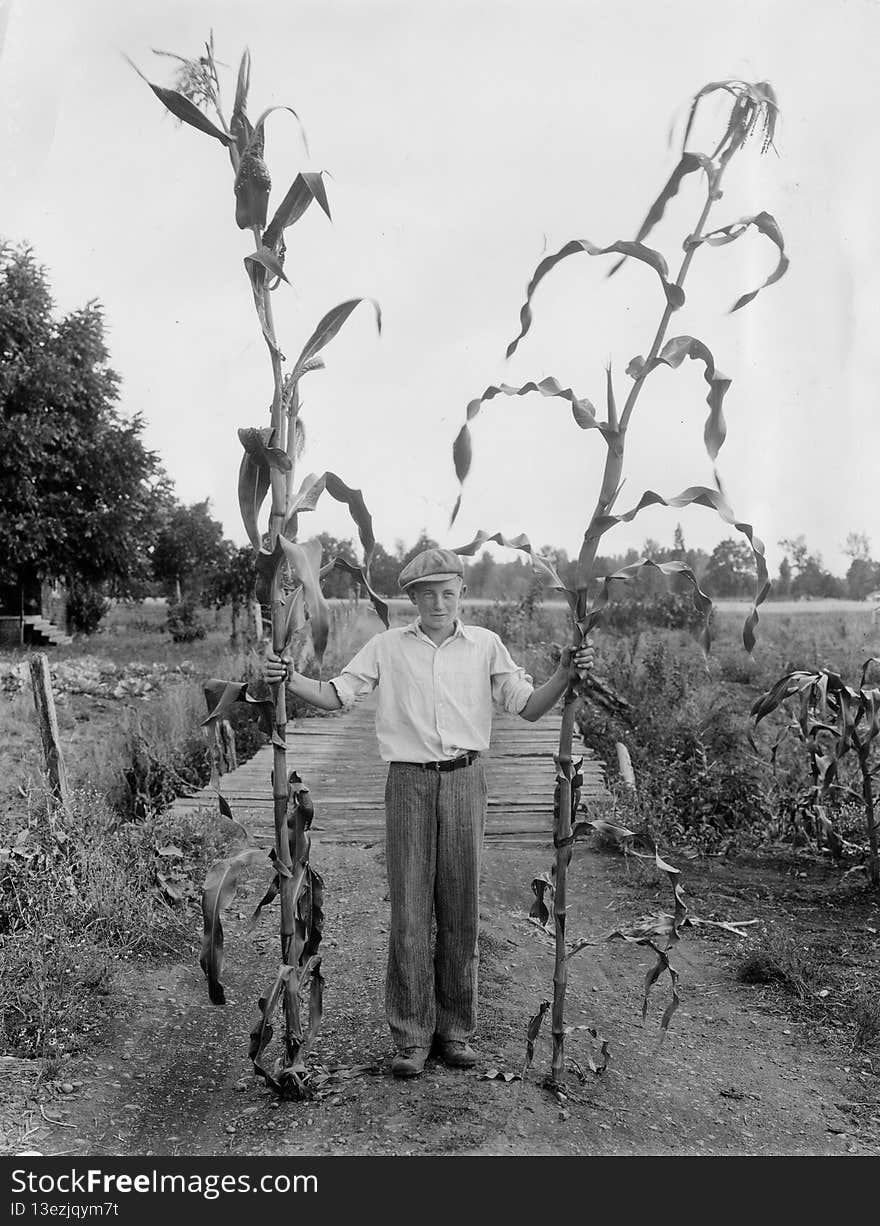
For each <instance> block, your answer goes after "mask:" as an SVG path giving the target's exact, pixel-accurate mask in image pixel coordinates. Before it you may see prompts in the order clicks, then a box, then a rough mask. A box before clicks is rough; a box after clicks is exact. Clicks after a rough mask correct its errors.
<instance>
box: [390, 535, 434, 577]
mask: <svg viewBox="0 0 880 1226" xmlns="http://www.w3.org/2000/svg"><path fill="white" fill-rule="evenodd" d="M395 544H396V546H397V550H398V557H399V558H400V569H401V570H403V568H404V566H406V564H407V562H411V561H412V559H413V558H414V557H415V556H416V554H419V553H422V552H424V550H426V549H436V548H437V542H436V541H435V540H434V538H433V537H432V536H428V533H427V531H426V530H425V529H424V528H422V529H421V531H420V532H419V539H418V540H417V541H416V543H415V544H414V545H412V546H411V547H410V548H409V549H405V550H404V549H403V541H396V542H395ZM398 573H399V572H398Z"/></svg>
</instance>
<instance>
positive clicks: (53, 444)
mask: <svg viewBox="0 0 880 1226" xmlns="http://www.w3.org/2000/svg"><path fill="white" fill-rule="evenodd" d="M107 361H108V351H107V347H106V345H105V342H104V317H103V312H102V308H101V306H100V304H99V303H98V302H96V301H91V302H88V303H87V304H86V305H85V306H84V307H82V308H81V309H79V310H76V311H72V312H71V313H70V314H68V315H66V316H64V317H63V318H60V319H59V318H56V316H55V313H54V303H53V301H52V296H51V293H50V290H49V283H48V278H47V274H46V271H45V269H44V268H42V267H41V266H40V265H39V264H38V263H37V262H36V260H35V258H34V255H33V252H32V251H31V250H30V248H28V247H26V246H23V247H14V246H12V245H10V244H9V243H6V242H3V241H0V488H2V491H3V515H2V516H0V573H2V574H3V576H4V578H5V579H6V581H7V582H11V583H22V582H33V581H34V580H35V579H37V578H40V577H44V576H51V577H53V578H60V579H65V580H66V581H67V582H68V584H69V585H71V586H78V588H79V590H83V589H88V588H97V589H106V590H107V591H108V592H109V593H110V594H113V595H135V596H136V595H140V594H142V593H143V590H144V585H145V583H146V581H147V578H148V575H149V570H150V549H151V546H152V545H153V542H154V541H155V538H156V535H157V533H158V530H159V527H160V514H161V508H162V502H163V497H165V496H166V495H167V488H168V483H167V478H166V477H165V475H164V473H163V471H162V468H161V465H160V463H159V459H158V457H157V455H156V454H155V453H154V452H152V451H149V450H148V449H147V448H146V447H145V446H144V443H143V440H142V437H141V434H142V430H143V421H142V419H141V417H140V416H139V415H135V416H133V417H130V418H127V417H124V416H122V414H121V413H120V411H119V409H118V407H117V404H118V401H119V384H120V380H119V376H118V375H117V374H116V372H115V371H113V370H112V369H111V368H110V367H109V366H108V364H107Z"/></svg>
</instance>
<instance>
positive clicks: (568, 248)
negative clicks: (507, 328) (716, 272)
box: [507, 238, 684, 357]
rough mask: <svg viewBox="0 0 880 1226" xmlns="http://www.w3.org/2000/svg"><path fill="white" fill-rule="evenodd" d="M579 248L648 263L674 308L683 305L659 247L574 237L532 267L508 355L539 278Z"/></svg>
mask: <svg viewBox="0 0 880 1226" xmlns="http://www.w3.org/2000/svg"><path fill="white" fill-rule="evenodd" d="M581 251H585V252H586V253H587V255H611V254H614V253H615V252H616V253H617V254H618V255H625V256H632V258H633V259H636V260H641V262H642V263H643V264H647V265H649V267H651V268H653V269H654V271H655V272H656V273H657V276H658V277H659V278H660V283H661V285H662V286H663V292H664V294H665V295H666V301H667V302H668V304H669V305H670V306H671V307H672V308H673V310H678V309H679V307H681V306H683V305H684V290H683V289H682V288H681V286H679V285H674V284H672V282H670V280H669V269H668V267H667V264H666V261H665V260H664V258H663V256H662V255H661V254H660V252H659V251H655V250H654V249H653V248H652V247H646V246H644V244H643V243H633V242H629V241H627V240H624V239H621V240H619V241H617V242H614V243H611V244H610V246H608V247H597V246H596V245H595V243H591V242H590V241H589V239H586V238H575V239H572V240H571V241H570V242H568V243H566V244H565V246H564V247H561V248H560V249H559V251H557V252H556V253H555V254H554V255H548V256H547V257H546V258H545V259H543V260H542V261H541V263H540V264H539V265H538V267H537V268H536V269H535V271H534V273H533V275H532V279H531V281H530V282H529V284H528V288H527V289H526V300H525V303H524V304H523V306H522V308H521V310H520V313H519V321H520V331H519V335H518V336H516V337H514V339H513V340H512V341H511V342H510V344H509V345H508V346H507V356H508V357H512V356H513V354H514V353H515V352H516V348H517V346H518V345H519V343H520V341H521V340H522V339H523V337H524V336H525V335H526V333H527V332H528V330H529V328H530V327H531V326H532V297H533V295H534V293H535V290H536V289H537V288H538V286H539V285H540V283H541V281H542V280H543V279H544V277H545V276H546V275H547V273H548V272H550V270H551V269H553V268H555V267H556V265H557V264H558V263H559V262H560V261H561V260H564V259H566V258H567V257H568V256H570V255H576V254H577V253H578V252H581Z"/></svg>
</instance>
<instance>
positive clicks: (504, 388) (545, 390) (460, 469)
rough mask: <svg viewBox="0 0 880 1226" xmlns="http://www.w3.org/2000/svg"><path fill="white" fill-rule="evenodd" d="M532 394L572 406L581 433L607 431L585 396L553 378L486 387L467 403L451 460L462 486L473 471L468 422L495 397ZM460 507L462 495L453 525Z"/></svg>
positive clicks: (457, 502) (456, 508)
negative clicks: (513, 384)
mask: <svg viewBox="0 0 880 1226" xmlns="http://www.w3.org/2000/svg"><path fill="white" fill-rule="evenodd" d="M530 392H540V394H541V395H542V396H558V397H560V398H561V399H563V400H567V401H568V402H569V404H570V405H571V411H572V415H573V417H574V419H575V421H576V422H577V424H578V425H579V426H580V428H581V429H582V430H602V431H603V433H604V432H605V429H606V428H605V427H603V425H602V423H600V422H599V421H598V419H597V417H596V410H595V408H594V407H593V405H592V403H591V402H590V401H589V400H587V399H585V398H584V397H580V396H576V395H575V394H574V392H573V391H572V390H571V388H570V387H563V386H562V384H561V383H560V382H559V380H558V379H554V378H553V376H552V375H550V376H548V377H547V378H546V379H541V380H540V381H539V382H537V383H533V382H530V383H523V384H522V386H521V387H512V386H511V385H510V384H508V383H499V384H497V385H495V384H493V385H492V386H491V387H487V388H486V390H485V391H484V392H483V394H482V396H478V397H477V398H476V399H475V400H471V401H470V402H469V403H468V406H467V410H466V421H465V424H464V425H463V426H462V428H461V429H460V430H459V432H458V434H457V436H456V439H455V442H454V443H453V445H452V459H453V462H454V464H455V475H456V476H457V477H458V481H459V484H463V483H464V479H465V477H466V476H467V475H468V473H469V472H470V467H471V458H472V451H471V437H470V430H469V429H468V425H467V423H468V422H470V421H473V419H474V418H475V417H476V416H477V414H478V413H479V411H480V409H481V408H482V407H483V404H484V403H485V402H486V401H487V400H494V398H495V397H496V396H527V395H528V394H529V393H530ZM460 505H461V497H460V496H459V498H458V499H457V501H456V503H455V509H454V510H453V512H452V516H451V518H450V521H449V523H450V525H452V524H454V523H455V520H456V517H457V515H458V510H459V507H460Z"/></svg>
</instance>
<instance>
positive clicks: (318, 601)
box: [278, 536, 330, 663]
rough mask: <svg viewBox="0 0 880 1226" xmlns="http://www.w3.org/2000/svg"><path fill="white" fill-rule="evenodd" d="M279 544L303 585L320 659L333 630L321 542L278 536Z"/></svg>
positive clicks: (316, 653)
mask: <svg viewBox="0 0 880 1226" xmlns="http://www.w3.org/2000/svg"><path fill="white" fill-rule="evenodd" d="M278 545H279V546H280V547H281V549H282V551H283V554H284V558H285V560H286V562H287V564H288V566H289V567H290V569H291V571H292V572H293V574H294V575H295V576H296V578H297V579H298V580H299V581H300V583H301V584H302V586H303V594H304V596H305V603H306V609H307V610H308V614H309V623H310V626H311V631H312V645H313V647H314V651H315V656H316V657H317V659H318V662H319V663H320V661H321V660H322V659H323V656H324V652H325V650H326V648H327V638H328V636H329V634H330V610H329V606H328V605H327V601H326V600H325V599H324V593H323V592H322V591H321V583H320V572H321V542H320V541H319V540H318V539H317V538H315V539H313V540H311V541H305V542H304V543H303V544H302V545H300V544H296V543H295V542H294V541H289V540H287V538H286V537H284V536H279V537H278Z"/></svg>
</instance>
